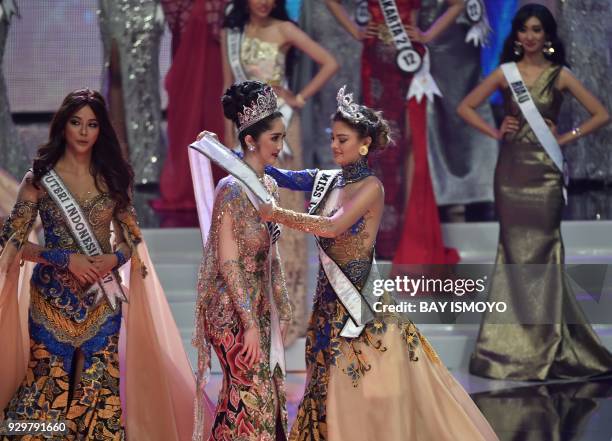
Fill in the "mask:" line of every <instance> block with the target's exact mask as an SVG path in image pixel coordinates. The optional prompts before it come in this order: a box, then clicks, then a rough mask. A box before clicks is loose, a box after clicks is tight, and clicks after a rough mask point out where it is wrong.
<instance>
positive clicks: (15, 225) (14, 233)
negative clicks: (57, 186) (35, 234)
mask: <svg viewBox="0 0 612 441" xmlns="http://www.w3.org/2000/svg"><path fill="white" fill-rule="evenodd" d="M37 215H38V202H33V201H28V200H22V199H21V200H18V201H17V203H16V204H15V205H14V207H13V210H12V211H11V214H10V215H9V217H8V218H7V219H6V221H5V222H4V226H3V227H2V232H1V233H0V249H4V247H5V246H6V245H7V244H12V245H14V246H15V248H17V250H20V249H21V247H22V246H23V245H24V244H25V243H26V242H27V240H28V235H29V234H30V230H31V229H32V226H33V225H34V221H35V220H36V216H37Z"/></svg>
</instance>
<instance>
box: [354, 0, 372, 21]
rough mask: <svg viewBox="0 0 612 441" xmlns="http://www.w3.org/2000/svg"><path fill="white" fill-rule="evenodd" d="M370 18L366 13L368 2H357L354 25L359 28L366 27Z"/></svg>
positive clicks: (368, 13) (363, 0) (368, 12)
mask: <svg viewBox="0 0 612 441" xmlns="http://www.w3.org/2000/svg"><path fill="white" fill-rule="evenodd" d="M371 18H372V17H371V16H370V11H368V0H359V2H358V3H357V7H356V8H355V23H357V24H358V25H359V26H366V25H367V24H368V23H369V22H370V19H371Z"/></svg>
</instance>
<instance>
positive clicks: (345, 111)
mask: <svg viewBox="0 0 612 441" xmlns="http://www.w3.org/2000/svg"><path fill="white" fill-rule="evenodd" d="M345 92H346V85H344V86H342V87H341V88H340V90H339V91H338V95H337V96H336V100H337V101H338V112H340V113H341V114H342V115H343V116H344V117H346V118H348V119H349V120H351V121H353V122H356V123H360V122H369V121H368V119H367V118H366V116H365V115H364V114H363V112H361V111H360V110H359V108H360V106H359V104H357V103H355V102H353V94H352V93H345Z"/></svg>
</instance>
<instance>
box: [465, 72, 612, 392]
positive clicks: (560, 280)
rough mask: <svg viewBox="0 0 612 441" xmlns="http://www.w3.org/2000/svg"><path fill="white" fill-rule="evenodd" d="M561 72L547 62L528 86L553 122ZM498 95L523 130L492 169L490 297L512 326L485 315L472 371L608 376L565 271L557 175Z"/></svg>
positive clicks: (610, 358)
mask: <svg viewBox="0 0 612 441" xmlns="http://www.w3.org/2000/svg"><path fill="white" fill-rule="evenodd" d="M561 69H562V67H561V66H555V65H551V66H550V67H548V68H547V69H546V70H544V72H542V74H541V75H540V77H539V78H538V79H537V80H536V81H535V83H534V84H533V85H532V86H531V87H530V88H529V89H530V93H531V96H532V98H533V100H534V103H535V105H536V106H537V108H538V110H539V111H540V112H541V113H542V116H543V117H544V118H545V119H548V120H550V121H557V119H558V116H559V111H560V109H561V103H562V101H563V95H562V93H561V92H560V91H559V89H557V88H556V86H555V84H556V81H557V79H558V77H559V72H561ZM503 94H504V102H505V113H506V115H512V116H514V117H516V118H517V119H518V120H519V126H520V128H519V130H518V131H517V132H516V133H514V134H510V135H507V136H506V139H504V141H503V143H502V147H501V150H500V154H499V159H498V161H497V166H496V169H495V188H494V189H495V208H496V211H497V215H498V217H499V224H500V232H499V244H498V246H497V258H496V264H498V268H497V269H496V272H495V277H494V278H493V280H492V282H491V286H490V288H489V300H490V301H495V302H497V301H501V302H507V303H508V306H509V309H510V308H512V309H513V310H514V312H513V314H514V316H513V319H514V320H513V322H512V323H514V324H509V323H508V319H507V317H508V316H507V315H506V316H505V318H503V319H499V320H498V318H497V317H496V316H495V314H485V316H484V319H483V322H482V324H481V327H480V333H479V335H478V340H477V342H476V350H475V351H474V354H473V356H472V359H471V363H470V371H471V372H472V373H474V374H476V375H482V376H485V377H490V378H500V379H505V378H507V379H516V380H545V379H549V378H576V377H586V376H590V375H596V374H603V373H607V372H610V371H612V355H611V354H610V352H608V351H607V350H606V349H605V348H604V347H603V346H602V345H601V342H600V340H599V337H598V336H597V334H596V333H595V332H594V331H593V328H591V326H590V325H589V324H588V321H587V319H586V317H584V314H583V312H582V310H581V308H580V306H579V305H578V303H577V301H576V298H575V294H574V293H573V291H572V289H571V288H570V286H569V285H568V281H567V279H566V276H565V275H564V273H563V265H564V263H565V256H564V254H565V251H564V247H563V239H562V237H561V218H562V214H563V206H564V203H563V194H562V189H563V177H562V174H561V172H560V171H559V170H558V169H557V167H556V166H555V165H554V163H553V162H552V160H551V159H550V157H549V156H548V155H547V154H546V151H545V150H544V148H543V147H542V145H541V144H540V143H539V142H538V140H537V138H536V137H535V134H534V133H533V131H532V130H531V127H530V126H529V124H527V122H526V121H525V118H524V117H523V115H522V113H521V111H520V109H519V107H518V106H517V105H516V102H515V101H514V98H513V97H512V92H511V91H510V89H509V88H505V89H504V90H503ZM506 264H514V265H506ZM519 264H520V265H521V267H520V268H521V272H522V275H521V276H520V277H517V276H512V273H511V271H512V268H513V267H515V265H519ZM545 265H546V267H545ZM529 268H534V269H535V270H536V271H537V272H536V273H532V274H533V276H532V278H530V277H528V274H529V273H528V272H526V270H527V269H529ZM505 314H508V313H505ZM521 323H527V324H528V325H527V326H525V325H521ZM534 323H535V324H536V325H530V324H534ZM508 342H512V343H511V344H509V343H508Z"/></svg>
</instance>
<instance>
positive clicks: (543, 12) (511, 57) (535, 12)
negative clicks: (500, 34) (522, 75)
mask: <svg viewBox="0 0 612 441" xmlns="http://www.w3.org/2000/svg"><path fill="white" fill-rule="evenodd" d="M531 17H535V18H537V19H538V20H540V23H542V27H543V28H544V32H545V33H546V39H547V41H550V42H551V43H552V46H551V47H552V48H553V49H554V52H553V53H552V54H550V55H549V54H546V53H545V54H544V56H545V57H546V58H547V59H548V60H550V61H552V62H553V63H555V64H558V65H562V66H569V65H568V63H567V61H566V59H565V46H564V45H563V42H562V41H561V39H560V38H559V36H558V35H557V22H556V21H555V17H553V15H552V13H551V12H550V11H549V10H548V8H546V6H542V5H539V4H535V3H529V4H527V5H525V6H523V7H522V8H520V9H519V10H518V11H517V13H516V15H515V16H514V18H513V19H512V31H510V35H508V37H507V38H506V41H505V42H504V48H503V50H502V54H501V60H500V61H501V63H508V62H511V61H519V60H520V59H521V58H523V54H522V53H521V54H519V55H517V54H515V53H514V42H515V41H518V32H519V30H520V29H521V28H523V27H524V26H525V23H526V22H527V20H529V19H530V18H531Z"/></svg>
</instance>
